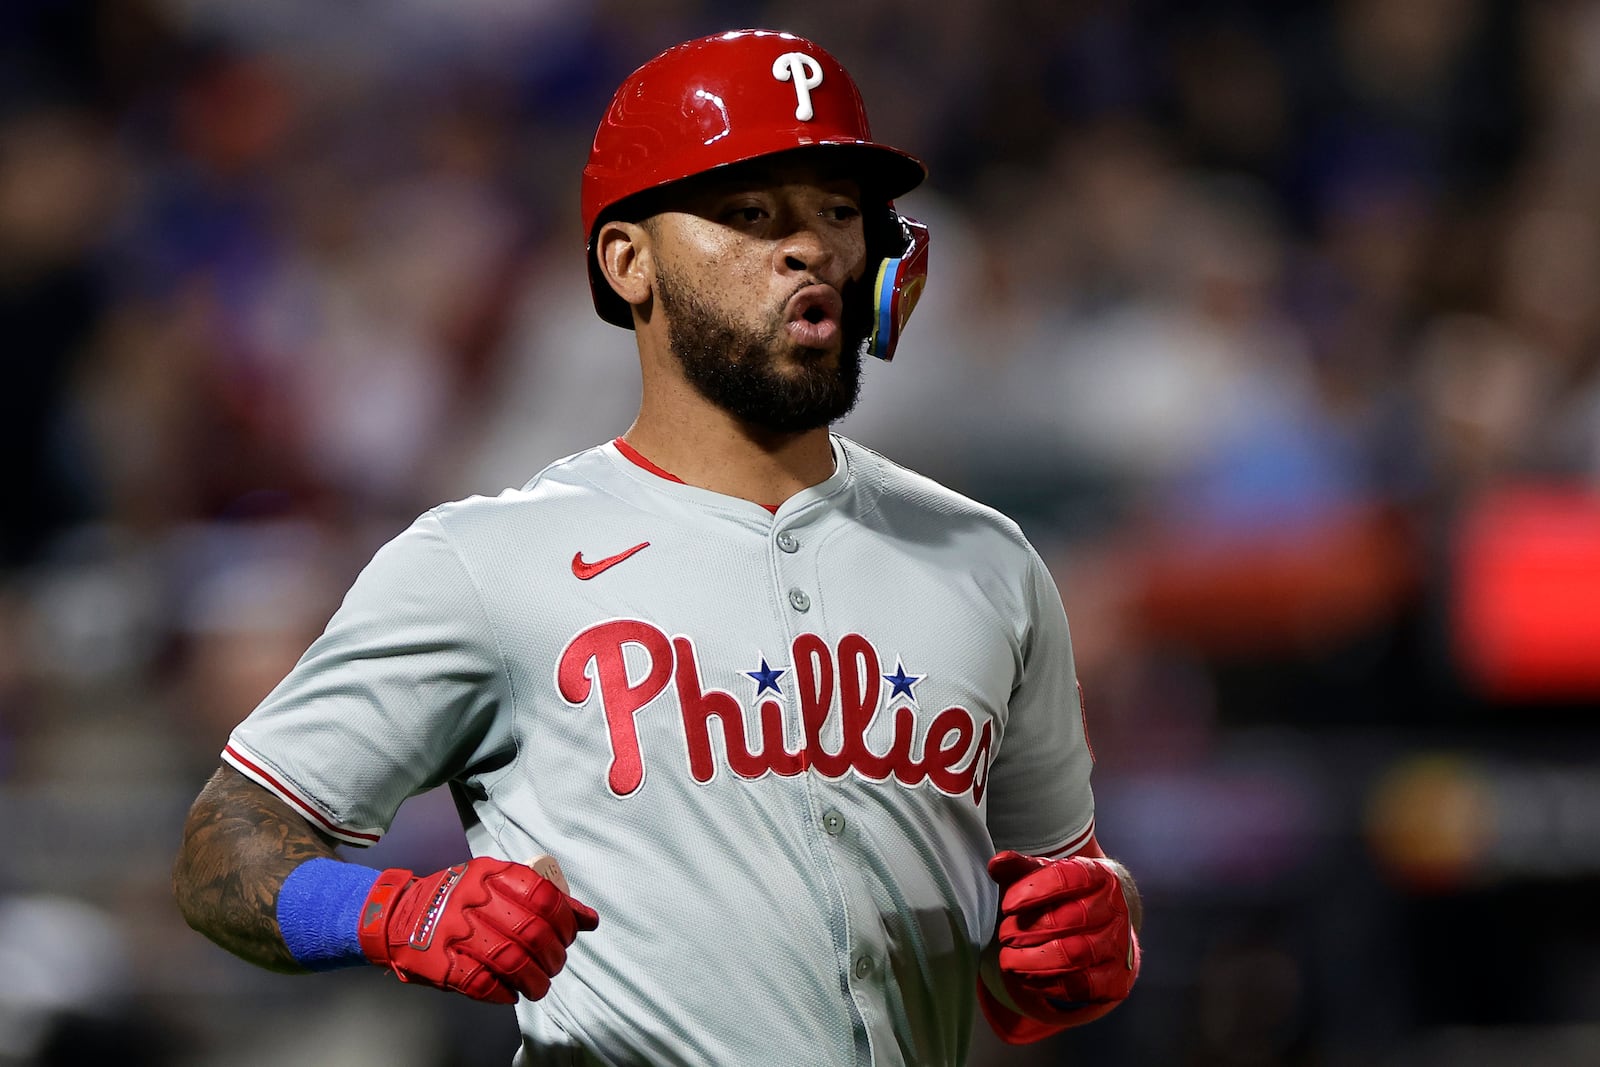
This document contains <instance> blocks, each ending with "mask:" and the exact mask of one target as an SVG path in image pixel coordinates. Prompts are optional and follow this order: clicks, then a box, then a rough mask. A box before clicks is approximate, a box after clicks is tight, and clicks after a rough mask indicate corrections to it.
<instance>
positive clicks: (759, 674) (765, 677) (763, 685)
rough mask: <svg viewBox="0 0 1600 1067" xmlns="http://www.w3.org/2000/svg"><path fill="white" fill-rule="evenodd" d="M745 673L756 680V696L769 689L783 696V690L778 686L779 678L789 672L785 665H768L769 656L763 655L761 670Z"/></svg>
mask: <svg viewBox="0 0 1600 1067" xmlns="http://www.w3.org/2000/svg"><path fill="white" fill-rule="evenodd" d="M744 673H745V675H746V676H747V677H750V678H754V679H755V680H756V696H760V695H761V694H762V693H765V692H766V691H767V690H768V689H770V690H772V691H773V692H774V693H776V694H778V695H779V696H783V690H782V689H779V688H778V679H779V678H782V677H783V676H784V675H785V674H787V673H789V672H788V670H787V669H785V668H783V667H769V666H767V657H765V656H762V657H761V669H760V670H759V671H745V672H744Z"/></svg>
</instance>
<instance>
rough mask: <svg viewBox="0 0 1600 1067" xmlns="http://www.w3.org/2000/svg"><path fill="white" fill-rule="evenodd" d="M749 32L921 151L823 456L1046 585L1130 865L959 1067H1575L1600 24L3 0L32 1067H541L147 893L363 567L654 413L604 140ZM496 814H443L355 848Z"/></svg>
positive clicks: (419, 815)
mask: <svg viewBox="0 0 1600 1067" xmlns="http://www.w3.org/2000/svg"><path fill="white" fill-rule="evenodd" d="M750 25H761V26H771V27H775V28H783V29H790V30H794V31H796V32H799V33H803V34H806V35H808V36H811V37H812V38H813V39H815V40H816V41H818V43H820V44H822V45H823V46H824V47H826V48H828V49H829V50H830V51H832V52H834V53H835V54H836V55H837V56H839V57H840V59H841V60H843V62H844V63H845V65H846V66H847V67H848V68H849V69H850V70H851V71H852V72H853V73H854V74H855V75H856V77H857V78H858V80H859V81H860V83H861V86H862V90H863V93H864V95H865V97H866V100H867V103H868V106H869V110H870V111H871V114H872V116H873V120H874V130H875V133H876V134H877V135H878V136H879V137H880V138H882V139H884V140H886V141H889V142H890V143H894V144H897V145H901V146H903V147H905V148H907V149H909V150H911V151H914V152H916V153H918V154H919V155H921V156H923V157H924V158H925V159H926V160H927V161H928V163H929V164H930V168H931V171H932V178H931V180H930V182H929V183H928V184H927V186H925V187H924V188H922V189H919V190H917V191H916V192H914V193H912V194H910V195H909V196H907V197H906V198H905V199H904V200H903V201H902V203H901V207H902V209H903V210H905V211H906V212H907V213H909V214H912V215H914V216H916V217H919V218H922V219H923V220H924V221H926V222H928V223H929V224H930V225H931V226H932V227H933V232H934V247H933V251H932V276H931V278H930V281H929V286H928V290H927V295H926V297H925V298H924V300H923V302H922V304H921V305H920V306H919V309H918V311H917V315H916V318H915V319H914V320H913V322H912V325H911V327H910V329H909V330H908V333H907V337H906V340H905V343H904V344H903V345H902V347H901V350H900V355H899V356H898V358H897V359H896V362H895V363H894V364H893V365H892V366H873V367H869V368H868V371H867V380H866V383H865V391H864V400H863V402H862V405H861V407H860V409H859V410H858V411H857V412H856V413H854V414H853V415H851V416H850V417H849V419H847V420H846V421H845V423H844V424H843V426H842V430H843V432H845V433H847V434H850V435H852V436H854V437H856V438H858V439H860V440H862V441H864V442H865V443H867V444H869V445H872V446H874V447H876V448H879V449H881V450H883V451H885V452H886V453H888V454H889V455H890V456H892V457H894V458H897V459H900V460H901V461H903V462H906V463H907V464H909V465H911V466H913V467H916V468H918V469H920V470H922V471H924V472H925V473H927V474H930V475H932V476H934V477H936V478H939V479H941V480H943V481H945V482H946V483H948V484H950V485H952V486H954V487H955V488H957V489H959V490H961V491H963V492H965V493H967V494H969V495H971V496H974V497H976V498H978V499H980V500H984V501H986V502H989V503H992V504H995V505H997V506H999V507H1001V508H1003V509H1005V510H1007V511H1009V512H1010V513H1012V514H1013V515H1015V516H1016V517H1017V518H1018V520H1019V521H1020V522H1022V524H1023V526H1024V528H1025V529H1026V530H1027V532H1028V534H1029V536H1030V537H1031V538H1032V539H1033V541H1034V542H1035V543H1036V544H1037V545H1038V546H1039V548H1040V550H1041V552H1043V553H1044V555H1045V557H1046V559H1047V560H1048V561H1049V562H1050V564H1051V566H1052V568H1053V569H1054V571H1055V573H1056V577H1057V581H1058V583H1059V585H1060V587H1061V591H1062V595H1063V599H1064V600H1065V602H1066V605H1067V610H1068V613H1069V616H1070V617H1071V619H1072V624H1073V633H1074V641H1075V647H1076V651H1077V656H1078V661H1079V669H1080V674H1081V677H1082V681H1083V685H1084V689H1085V691H1086V693H1087V698H1088V704H1087V706H1088V713H1089V723H1090V729H1091V738H1092V740H1093V743H1094V746H1095V749H1096V753H1097V755H1098V760H1099V762H1098V770H1097V773H1096V791H1097V796H1098V799H1099V827H1100V836H1101V840H1102V842H1103V843H1104V845H1105V847H1106V848H1107V850H1108V851H1109V852H1111V853H1112V854H1113V855H1116V856H1119V857H1120V858H1122V859H1124V860H1125V861H1126V862H1127V863H1128V864H1129V865H1130V867H1132V869H1133V870H1134V871H1135V873H1136V874H1137V876H1138V877H1139V879H1140V881H1141V884H1142V886H1143V888H1144V894H1145V899H1146V906H1147V912H1148V919H1147V925H1146V930H1145V942H1146V946H1147V951H1146V963H1145V968H1144V972H1143V975H1142V977H1141V981H1140V984H1139V987H1138V989H1137V991H1136V993H1135V995H1134V997H1133V999H1132V1000H1131V1001H1130V1002H1129V1003H1128V1005H1126V1007H1124V1008H1123V1009H1121V1010H1119V1011H1118V1012H1117V1013H1115V1014H1114V1015H1112V1016H1110V1017H1109V1018H1108V1019H1107V1020H1106V1021H1104V1022H1103V1023H1099V1024H1096V1025H1095V1026H1093V1027H1090V1028H1087V1029H1085V1030H1082V1031H1079V1032H1074V1033H1071V1034H1068V1035H1065V1036H1063V1037H1062V1038H1060V1039H1057V1040H1054V1041H1050V1042H1046V1043H1044V1044H1041V1045H1038V1046H1033V1047H1031V1048H1027V1049H1020V1050H1008V1049H1001V1048H999V1047H997V1046H996V1045H995V1044H994V1042H993V1041H992V1039H989V1038H988V1037H987V1035H986V1034H982V1033H980V1038H979V1044H978V1047H977V1049H976V1050H975V1053H974V1063H975V1064H977V1065H980V1067H1000V1065H1002V1064H1014V1065H1021V1064H1056V1063H1062V1064H1066V1063H1112V1064H1129V1065H1144V1064H1149V1065H1162V1067H1165V1065H1178V1067H1325V1065H1328V1067H1331V1065H1345V1064H1360V1065H1363V1067H1433V1065H1439V1067H1444V1065H1450V1067H1462V1065H1465V1067H1569V1065H1570V1067H1576V1065H1581V1064H1592V1063H1600V924H1597V923H1596V922H1595V921H1594V919H1593V918H1592V913H1593V901H1594V900H1595V899H1596V894H1597V890H1600V763H1597V760H1596V757H1597V755H1600V751H1597V750H1600V732H1597V730H1596V719H1595V715H1596V711H1597V710H1600V300H1597V294H1600V181H1596V179H1595V176H1596V174H1600V165H1597V164H1600V4H1595V3H1591V2H1578V0H1567V2H1560V0H1539V2H1529V3H1494V2H1489V0H1387V2H1385V0H1346V2H1336V3H1334V2H1329V3H1312V4H1298V5H1284V4H1272V3H1246V2H1239V3H1200V4H1192V3H1191V4H1177V3H1163V2H1157V0H1147V2H1137V0H1124V2H1116V0H1101V2H1091V0H1077V2H1074V0H1061V2H1047V0H1031V2H1019V3H1001V4H996V3H988V2H979V0H947V2H944V3H941V4H938V5H926V4H922V3H913V2H910V0H850V2H843V0H816V2H813V3H810V4H807V5H803V6H800V7H795V6H792V5H787V6H786V5H761V4H733V3H716V2H698V3H697V2H690V0H681V2H667V0H656V2H646V3H621V2H601V3H594V4H579V3H573V2H570V0H526V2H519V3H513V2H510V0H455V2H452V3H448V4H445V3H434V2H429V0H386V2H378V0H345V2H341V3H338V4H326V3H314V2H309V0H284V2H280V3H272V4H242V3H225V2H221V0H102V2H84V0H10V2H8V3H6V4H4V5H3V6H0V375H3V377H0V477H3V479H4V482H3V485H4V493H3V498H0V499H3V501H4V503H3V505H0V507H3V508H4V518H3V522H0V827H4V830H3V834H4V846H5V847H4V848H3V849H0V1064H13V1063H15V1064H77V1063H112V1062H114V1063H119V1064H130V1065H132V1064H161V1065H167V1064H174V1065H202V1064H211V1063H218V1064H222V1063H226V1064H229V1065H230V1067H235V1065H239V1064H245V1065H250V1064H279V1063H326V1064H339V1065H349V1067H362V1065H366V1064H374V1065H377V1064H382V1065H384V1067H413V1065H415V1067H476V1065H479V1064H504V1063H506V1062H508V1060H509V1057H510V1055H511V1052H512V1050H513V1048H514V1044H515V1033H514V1022H513V1019H512V1017H511V1014H510V1012H507V1011H504V1010H502V1009H492V1008H486V1007H481V1006H478V1005H475V1004H471V1003H469V1002H466V1001H464V1000H461V999H460V998H452V997H447V996H444V995H440V994H435V993H432V992H430V991H425V990H400V989H397V988H395V987H394V985H393V983H392V982H390V981H389V980H387V979H385V978H384V977H383V976H382V975H379V974H377V973H376V972H368V971H355V972H343V973H339V974H335V975H328V976H323V977H319V978H306V979H290V978H284V977H281V976H276V975H270V974H267V973H265V972H259V971H255V970H253V969H251V968H250V967H248V966H247V965H245V964H243V963H240V962H239V961H237V960H234V959H233V958H232V957H230V956H228V955H226V954H225V953H223V952H222V951H221V950H219V949H216V948H214V947H213V946H211V945H210V944H209V943H208V942H206V941H204V940H203V939H202V938H200V937H199V936H198V935H195V934H192V933H190V932H189V931H188V930H187V929H186V928H185V927H184V926H183V924H182V922H181V920H180V919H179V917H178V916H177V914H176V911H175V909H174V907H173V906H172V904H171V900H170V895H169V892H168V889H167V877H168V868H169V864H170V861H171V857H172V855H173V852H174V850H175V848H176V846H177V841H178V828H179V826H180V825H181V821H182V818H183V814H184V812H185V810H186V809H187V806H188V803H189V801H190V800H191V799H192V798H193V796H194V794H195V792H196V791H197V790H198V789H199V787H200V785H201V783H202V782H203V781H204V779H205V777H206V776H207V775H208V774H209V772H210V771H211V769H212V768H213V767H214V766H215V765H216V762H217V753H218V751H219V750H220V748H221V745H222V743H223V741H224V739H225V737H226V735H227V732H228V730H229V729H230V728H231V726H232V725H233V723H234V722H235V721H237V720H238V719H239V718H240V717H242V716H243V715H244V714H245V713H246V712H248V711H249V709H250V708H251V707H253V706H254V704H255V703H256V701H257V700H259V699H260V697H261V696H262V695H264V694H265V692H266V691H267V690H268V689H269V688H270V687H271V686H272V685H273V684H274V683H275V682H276V681H277V679H278V678H279V677H281V676H282V674H283V673H284V671H286V670H287V668H288V666H289V665H290V664H292V663H293V661H294V659H295V658H296V657H297V656H298V654H299V652H300V651H301V650H302V649H303V648H304V646H305V645H306V643H307V642H308V641H309V640H310V638H311V637H312V636H314V635H315V634H316V633H317V632H318V631H319V630H320V628H321V626H322V624H323V623H324V622H325V621H326V619H327V616H328V615H329V613H330V612H331V611H332V609H333V607H334V606H336V604H337V601H338V598H339V596H340V595H341V594H342V591H343V589H344V588H345V586H346V585H347V583H348V582H349V580H350V579H351V577H352V576H353V575H354V573H355V571H356V569H358V568H359V567H360V565H361V564H362V563H363V562H365V560H366V558H367V557H368V556H369V555H370V553H371V552H372V551H373V550H374V549H375V548H376V547H377V545H379V544H381V543H382V542H383V541H384V540H386V539H387V538H388V537H390V536H392V535H393V534H395V533H397V532H398V531H399V530H400V529H402V528H403V527H404V526H405V525H406V524H407V523H408V522H409V521H410V519H411V518H412V517H413V516H414V515H415V514H417V513H418V512H420V511H422V510H424V509H426V508H427V507H430V506H431V505H433V504H434V503H437V502H439V501H442V500H448V499H455V498H459V497H462V496H466V495H468V494H470V493H475V492H487V493H493V492H497V491H498V490H499V489H500V488H502V487H504V486H507V485H517V484H521V483H522V482H524V481H526V480H527V478H529V477H530V476H531V475H532V474H534V473H536V472H537V471H538V470H539V469H540V468H542V467H543V466H544V465H545V464H546V463H548V462H549V461H551V460H553V459H555V458H558V457H559V456H562V455H565V454H567V453H569V452H572V451H576V450H577V449H580V448H583V447H586V446H588V445H590V444H593V443H595V442H597V441H600V440H604V439H606V438H608V437H610V436H612V435H614V434H616V433H618V432H620V431H621V430H622V429H624V428H625V427H626V425H627V423H628V421H629V420H630V418H631V416H632V413H633V410H634V405H635V404H636V402H637V395H638V385H637V381H636V370H635V363H634V359H633V349H632V339H631V337H630V336H629V335H628V334H627V333H626V332H624V331H620V330H616V329H613V328H611V327H607V326H605V325H604V324H602V323H601V322H600V321H599V320H598V319H597V318H595V317H594V316H593V314H592V312H591V309H590V305H589V299H588V294H587V291H586V289H585V275H584V272H583V269H582V261H581V256H582V235H581V234H580V233H579V232H578V210H577V208H578V201H577V194H578V175H579V171H580V169H581V167H582V164H583V160H584V157H585V155H586V153H587V148H588V142H589V140H590V138H591V137H592V134H593V129H594V126H595V123H596V122H597V121H598V119H599V116H600V114H601V112H602V111H603V109H604V106H605V103H606V101H607V99H608V98H609V95H610V92H611V90H612V89H613V88H614V87H615V85H616V84H617V83H618V82H619V81H620V80H621V79H622V77H624V76H625V75H626V74H627V72H628V71H629V70H631V69H633V67H635V66H637V65H638V64H639V63H641V62H643V61H644V60H645V59H647V58H648V57H649V56H650V55H652V54H653V53H654V52H656V51H657V50H659V49H660V48H662V47H665V46H666V45H668V44H670V43H673V42H675V41H678V40H682V39H686V38H688V37H692V36H696V35H699V34H702V33H707V32H712V31H714V30H718V29H726V28H731V27H736V26H750ZM462 848H463V845H462V842H461V840H460V832H459V830H458V829H457V827H456V826H455V823H454V815H453V812H452V811H451V809H450V807H449V805H448V803H447V802H445V801H443V799H442V798H438V797H425V798H421V799H419V800H417V801H414V802H413V803H412V804H411V805H409V806H408V808H407V809H406V811H405V812H404V813H403V814H402V817H401V820H400V823H399V824H398V825H397V826H396V828H395V830H394V831H393V832H392V833H391V834H390V835H389V837H387V838H386V839H385V841H384V843H383V844H382V845H381V846H380V847H379V848H378V849H377V850H374V852H372V853H369V854H366V855H364V856H361V857H359V858H361V859H362V860H363V861H364V862H371V863H375V864H378V865H380V866H382V865H386V864H403V865H408V866H417V867H424V866H428V867H430V869H431V867H433V866H440V865H443V864H446V863H449V862H452V861H453V860H455V859H456V858H459V855H460V854H461V850H462ZM701 980H711V979H710V977H709V976H701ZM980 1030H981V1027H980ZM784 1056H785V1054H784V1052H783V1051H782V1050H775V1054H774V1060H773V1062H774V1063H779V1062H786V1060H785V1058H784Z"/></svg>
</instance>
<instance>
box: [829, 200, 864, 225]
mask: <svg viewBox="0 0 1600 1067" xmlns="http://www.w3.org/2000/svg"><path fill="white" fill-rule="evenodd" d="M822 215H823V217H824V218H827V219H831V220H833V221H834V222H849V221H851V220H852V219H857V218H860V217H861V209H860V208H858V207H856V206H855V205H854V204H834V205H833V206H832V207H828V208H824V209H823V211H822Z"/></svg>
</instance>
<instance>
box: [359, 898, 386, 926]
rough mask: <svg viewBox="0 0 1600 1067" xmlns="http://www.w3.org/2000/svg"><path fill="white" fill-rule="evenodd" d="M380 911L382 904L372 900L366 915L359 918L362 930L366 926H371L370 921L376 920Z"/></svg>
mask: <svg viewBox="0 0 1600 1067" xmlns="http://www.w3.org/2000/svg"><path fill="white" fill-rule="evenodd" d="M382 910H383V904H382V903H380V902H379V901H376V900H374V901H373V902H372V903H371V904H368V905H367V911H366V914H364V915H362V916H361V927H362V929H366V928H367V927H368V926H371V925H372V920H373V919H376V918H377V917H378V912H380V911H382Z"/></svg>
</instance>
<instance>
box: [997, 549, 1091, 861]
mask: <svg viewBox="0 0 1600 1067" xmlns="http://www.w3.org/2000/svg"><path fill="white" fill-rule="evenodd" d="M1028 556H1029V562H1030V566H1029V569H1028V573H1027V575H1026V577H1025V579H1024V581H1025V588H1024V595H1025V604H1026V608H1027V611H1028V615H1029V625H1028V629H1027V632H1026V633H1025V635H1024V638H1023V646H1022V660H1023V662H1022V676H1021V679H1020V681H1019V682H1018V684H1017V687H1016V689H1015V690H1014V691H1013V692H1012V695H1011V700H1010V704H1009V714H1008V719H1007V722H1006V732H1005V739H1004V742H1003V744H1002V745H1001V746H1000V749H999V752H998V753H997V754H996V756H995V761H994V766H993V768H992V770H991V773H990V786H989V820H988V821H989V833H990V835H991V836H992V837H993V839H994V844H995V848H996V849H1015V850H1016V851H1018V852H1022V853H1025V854H1027V855H1032V856H1065V855H1071V854H1072V853H1074V852H1076V851H1078V850H1079V849H1080V848H1082V847H1083V846H1084V844H1085V843H1087V842H1088V840H1089V838H1090V836H1091V835H1092V834H1093V833H1094V793H1093V791H1092V789H1091V787H1090V784H1089V774H1090V771H1091V770H1092V769H1093V765H1094V758H1093V755H1092V753H1091V752H1090V750H1089V744H1088V738H1087V737H1086V736H1085V729H1084V720H1083V709H1082V703H1081V697H1080V690H1079V689H1078V679H1077V670H1076V668H1075V666H1074V664H1073V658H1072V638H1071V636H1070V635H1069V632H1068V629H1067V614H1066V611H1065V609H1064V608H1063V607H1062V604H1061V595H1060V593H1059V592H1058V591H1057V589H1056V584H1055V581H1054V579H1052V578H1051V577H1050V572H1049V570H1048V568H1046V567H1045V564H1044V561H1043V560H1041V559H1040V558H1039V555H1038V553H1037V552H1034V551H1032V550H1031V548H1030V550H1029V553H1028Z"/></svg>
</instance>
